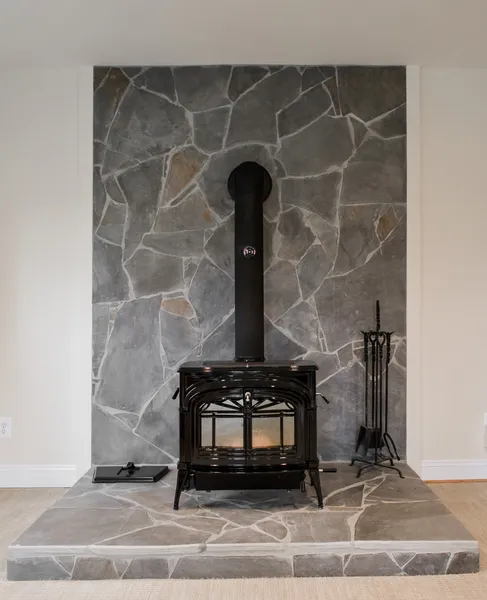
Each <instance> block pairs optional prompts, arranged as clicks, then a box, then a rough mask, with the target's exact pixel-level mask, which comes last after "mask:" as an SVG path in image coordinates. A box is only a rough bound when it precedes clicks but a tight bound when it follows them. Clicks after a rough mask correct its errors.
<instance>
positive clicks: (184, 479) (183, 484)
mask: <svg viewBox="0 0 487 600" xmlns="http://www.w3.org/2000/svg"><path fill="white" fill-rule="evenodd" d="M188 483H189V471H186V470H183V469H181V470H178V479H177V482H176V491H175V493H174V506H173V508H174V510H179V498H180V496H181V492H182V491H183V489H185V488H186V489H188Z"/></svg>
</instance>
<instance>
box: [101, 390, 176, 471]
mask: <svg viewBox="0 0 487 600" xmlns="http://www.w3.org/2000/svg"><path fill="white" fill-rule="evenodd" d="M137 400H138V399H137V398H134V402H135V403H137V404H138V402H137ZM141 409H142V406H140V407H139V410H141ZM91 421H92V448H91V456H92V460H93V462H94V463H95V464H97V465H116V464H119V463H120V464H123V465H125V464H127V462H128V461H129V460H133V461H134V462H135V463H146V464H154V465H157V464H165V463H167V462H172V457H171V456H169V455H168V454H166V453H165V452H163V451H162V450H160V449H159V448H156V447H155V446H154V445H153V444H152V443H151V442H152V440H151V441H147V440H145V439H143V438H141V437H139V436H138V435H134V433H133V431H132V427H130V428H129V426H128V425H126V424H124V423H123V422H122V421H120V420H119V419H118V418H117V417H115V416H110V415H108V414H106V413H105V412H103V411H102V410H100V409H99V408H98V407H97V406H96V405H93V408H92V415H91Z"/></svg>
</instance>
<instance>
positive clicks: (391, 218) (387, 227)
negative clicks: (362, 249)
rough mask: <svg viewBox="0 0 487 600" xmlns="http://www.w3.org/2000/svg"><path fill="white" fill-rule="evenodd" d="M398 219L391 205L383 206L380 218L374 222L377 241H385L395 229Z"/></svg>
mask: <svg viewBox="0 0 487 600" xmlns="http://www.w3.org/2000/svg"><path fill="white" fill-rule="evenodd" d="M399 221H400V217H398V215H397V214H396V211H395V210H394V208H393V207H392V206H391V205H388V206H387V205H386V206H383V207H382V209H381V213H380V216H379V217H378V219H377V221H376V222H375V231H376V235H377V237H378V239H379V241H381V242H383V241H384V240H386V239H387V238H388V237H389V236H390V235H391V233H392V232H393V231H394V229H395V228H396V227H397V225H398V223H399Z"/></svg>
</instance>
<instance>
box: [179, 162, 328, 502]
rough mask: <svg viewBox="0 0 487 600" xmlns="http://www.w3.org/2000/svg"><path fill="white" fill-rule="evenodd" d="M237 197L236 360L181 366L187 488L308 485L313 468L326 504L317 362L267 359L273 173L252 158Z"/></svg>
mask: <svg viewBox="0 0 487 600" xmlns="http://www.w3.org/2000/svg"><path fill="white" fill-rule="evenodd" d="M228 189H229V192H230V195H231V196H232V198H233V199H234V200H235V362H187V363H184V364H183V365H181V367H180V369H179V374H180V380H179V394H180V405H179V412H180V420H179V424H180V425H179V445H180V454H179V463H178V480H177V486H176V494H175V499H174V508H175V509H178V508H179V499H180V496H181V492H182V491H183V490H188V489H190V488H191V487H194V488H196V489H200V490H232V489H273V488H274V489H302V490H304V481H305V473H306V471H307V472H308V473H309V478H310V482H311V484H312V485H313V486H314V487H315V489H316V496H317V500H318V506H319V507H323V499H322V494H321V487H320V478H319V471H318V465H319V463H318V458H317V453H316V439H317V433H316V370H317V366H316V364H315V363H313V362H309V361H273V362H272V361H269V362H266V361H265V357H264V262H263V246H264V244H263V202H264V201H265V200H266V198H267V197H268V196H269V194H270V192H271V189H272V181H271V179H270V176H269V174H268V173H267V171H266V170H265V169H264V168H263V167H262V166H260V165H258V164H257V163H250V162H248V163H242V164H241V165H240V166H238V167H237V168H236V169H234V171H233V172H232V174H231V175H230V177H229V181H228Z"/></svg>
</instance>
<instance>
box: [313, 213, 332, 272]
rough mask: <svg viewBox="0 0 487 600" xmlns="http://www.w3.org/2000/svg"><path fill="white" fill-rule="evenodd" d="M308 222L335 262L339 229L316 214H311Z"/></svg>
mask: <svg viewBox="0 0 487 600" xmlns="http://www.w3.org/2000/svg"><path fill="white" fill-rule="evenodd" d="M306 222H307V223H308V225H309V226H310V227H311V229H312V230H313V233H314V234H315V235H316V237H317V238H318V239H319V240H320V242H321V244H322V246H323V249H324V250H325V252H326V253H327V254H328V256H329V257H330V259H331V260H332V261H335V259H336V255H337V251H338V229H337V228H336V227H335V226H334V225H330V223H329V222H328V221H326V220H325V219H322V218H321V217H320V216H318V215H317V214H315V213H309V215H307V216H306Z"/></svg>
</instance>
